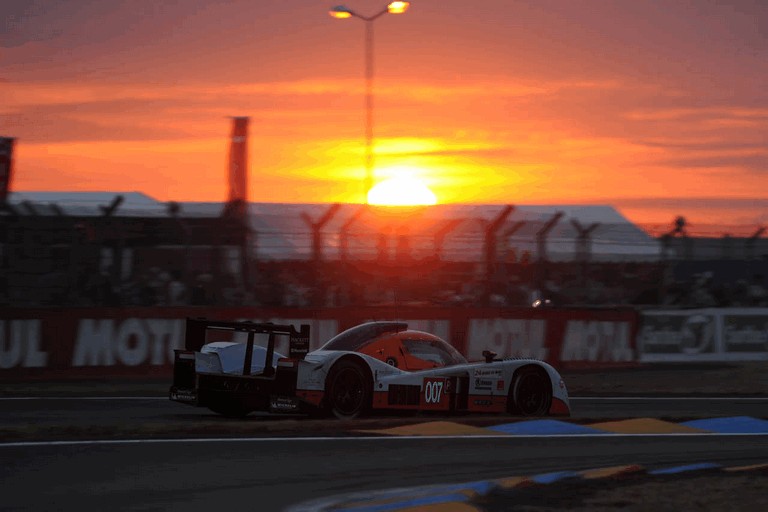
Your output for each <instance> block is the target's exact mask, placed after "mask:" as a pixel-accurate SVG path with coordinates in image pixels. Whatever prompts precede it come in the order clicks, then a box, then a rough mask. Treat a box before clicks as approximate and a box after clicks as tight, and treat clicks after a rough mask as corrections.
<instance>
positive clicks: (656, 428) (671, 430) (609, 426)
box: [587, 418, 708, 434]
mask: <svg viewBox="0 0 768 512" xmlns="http://www.w3.org/2000/svg"><path fill="white" fill-rule="evenodd" d="M587 426H588V427H591V428H596V429H599V430H605V431H606V432H614V433H616V434H696V433H705V432H708V430H701V429H699V428H693V427H687V426H685V425H678V424H677V423H672V422H670V421H662V420H657V419H656V418H635V419H631V420H621V421H604V422H601V423H592V424H590V425H587Z"/></svg>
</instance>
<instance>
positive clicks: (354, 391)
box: [325, 360, 372, 420]
mask: <svg viewBox="0 0 768 512" xmlns="http://www.w3.org/2000/svg"><path fill="white" fill-rule="evenodd" d="M371 387H372V383H371V378H370V376H369V375H368V373H367V372H366V371H365V370H364V369H363V367H362V366H361V365H360V364H358V363H355V362H353V361H348V360H341V361H339V362H338V363H336V364H335V365H333V368H332V369H331V373H330V374H329V375H328V380H327V381H326V385H325V393H326V402H327V405H328V408H329V409H330V411H331V413H332V414H333V415H334V416H336V417H337V418H339V419H341V420H351V419H354V418H357V417H358V416H360V415H361V414H363V413H365V412H367V411H368V409H370V407H371Z"/></svg>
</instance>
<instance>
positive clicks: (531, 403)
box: [509, 368, 552, 416]
mask: <svg viewBox="0 0 768 512" xmlns="http://www.w3.org/2000/svg"><path fill="white" fill-rule="evenodd" d="M509 405H510V412H511V413H512V414H519V415H521V416H545V415H546V414H547V413H548V412H549V408H550V406H551V405H552V383H551V382H550V380H549V376H547V374H546V372H545V371H544V370H541V369H539V368H523V369H521V370H519V371H518V372H517V375H516V376H515V381H514V382H513V383H512V389H511V390H510V404H509Z"/></svg>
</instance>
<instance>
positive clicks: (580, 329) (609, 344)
mask: <svg viewBox="0 0 768 512" xmlns="http://www.w3.org/2000/svg"><path fill="white" fill-rule="evenodd" d="M629 330H630V326H629V323H628V322H598V321H583V320H569V321H568V322H567V323H566V327H565V334H564V335H563V348H562V351H561V353H560V360H561V361H564V362H570V361H593V362H594V361H602V362H619V361H634V360H635V358H634V351H633V350H632V345H631V343H630V338H629Z"/></svg>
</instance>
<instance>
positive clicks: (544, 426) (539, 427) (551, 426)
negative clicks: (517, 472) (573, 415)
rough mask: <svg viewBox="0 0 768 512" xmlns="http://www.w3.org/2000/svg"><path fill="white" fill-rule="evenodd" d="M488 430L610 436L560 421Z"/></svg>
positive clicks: (531, 434) (514, 425)
mask: <svg viewBox="0 0 768 512" xmlns="http://www.w3.org/2000/svg"><path fill="white" fill-rule="evenodd" d="M486 428H487V429H488V430H493V431H496V432H501V433H504V434H512V435H525V436H535V435H578V434H608V435H610V433H609V432H605V431H604V430H598V429H596V428H590V427H585V426H584V425H577V424H575V423H568V422H567V421H558V420H529V421H518V422H516V423H504V424H502V425H496V426H493V427H486Z"/></svg>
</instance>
